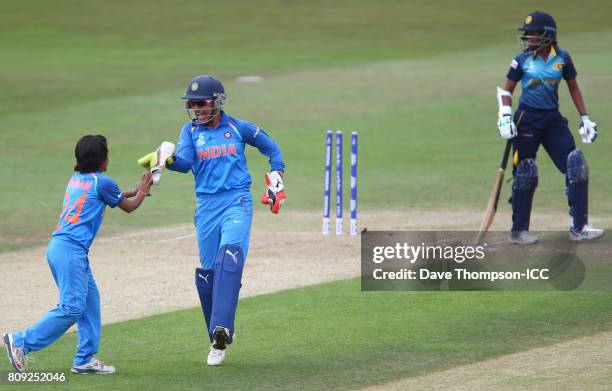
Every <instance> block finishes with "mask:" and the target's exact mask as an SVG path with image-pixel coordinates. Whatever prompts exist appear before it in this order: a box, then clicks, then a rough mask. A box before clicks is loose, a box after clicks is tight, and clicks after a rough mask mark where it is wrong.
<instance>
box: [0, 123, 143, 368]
mask: <svg viewBox="0 0 612 391" xmlns="http://www.w3.org/2000/svg"><path fill="white" fill-rule="evenodd" d="M75 157H76V166H75V167H74V171H75V173H74V174H73V175H72V177H71V178H70V180H69V181H68V186H67V187H66V192H65V194H64V202H63V207H62V213H61V214H60V217H59V221H58V223H57V226H56V227H55V230H54V231H53V233H52V235H51V240H50V241H49V245H48V247H47V261H48V263H49V267H50V268H51V273H52V274H53V279H54V280H55V283H56V284H57V287H58V288H59V292H60V298H59V303H58V304H57V307H55V308H53V309H52V310H51V311H49V312H48V313H47V314H46V315H45V316H44V317H43V318H42V319H41V320H39V321H38V322H37V323H36V324H34V325H33V326H31V327H29V328H27V329H25V330H23V331H20V332H16V333H11V334H4V335H3V339H4V343H5V344H6V348H7V353H8V356H9V360H10V362H11V364H12V365H13V367H14V368H15V369H16V370H17V371H19V372H22V371H23V370H24V365H25V361H26V355H27V354H28V353H30V352H34V351H38V350H42V349H44V348H46V347H47V346H49V345H51V344H52V343H53V342H54V341H55V340H57V339H58V338H59V337H61V336H62V335H63V334H64V333H65V332H66V330H68V328H70V326H72V325H74V324H75V323H76V325H77V331H78V344H77V353H76V357H75V359H74V361H73V366H72V372H74V373H80V374H86V373H96V374H110V373H114V372H115V368H114V367H112V366H110V365H106V364H104V362H102V361H101V360H99V359H98V358H96V357H95V354H96V353H97V352H98V346H99V345H100V331H101V328H102V323H101V318H100V294H99V292H98V287H97V286H96V281H95V279H94V277H93V273H92V271H91V267H90V264H89V257H88V253H89V247H90V246H91V243H92V242H93V240H94V238H95V237H96V234H97V233H98V229H99V228H100V225H101V224H102V220H103V218H104V211H105V210H106V207H107V206H110V207H111V208H115V207H117V206H118V207H119V208H120V209H122V210H123V211H125V212H128V213H129V212H132V211H134V210H136V209H137V208H138V207H139V206H140V204H141V203H142V201H143V200H144V199H145V196H146V195H147V194H148V192H149V189H150V187H151V174H149V173H146V174H144V175H143V176H142V178H141V180H140V182H139V183H138V185H137V186H136V188H135V189H134V190H131V191H126V192H122V191H121V190H119V187H118V186H117V183H116V182H115V181H114V180H113V179H112V178H110V177H109V176H106V175H104V174H103V173H104V172H105V171H106V169H107V168H108V162H109V160H108V147H107V143H106V138H105V137H104V136H100V135H97V136H91V135H88V136H84V137H82V138H81V139H80V140H79V142H78V143H77V145H76V148H75ZM132 197H133V198H132ZM128 198H132V199H128Z"/></svg>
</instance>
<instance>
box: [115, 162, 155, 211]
mask: <svg viewBox="0 0 612 391" xmlns="http://www.w3.org/2000/svg"><path fill="white" fill-rule="evenodd" d="M152 183H153V179H152V176H151V173H149V172H147V173H144V174H142V178H141V179H140V182H138V184H137V185H136V189H135V191H136V193H135V194H134V196H133V198H131V199H129V200H128V199H127V198H126V199H124V200H123V201H121V202H120V203H119V205H118V206H119V208H120V209H121V210H123V211H124V212H127V213H131V212H133V211H135V210H136V209H138V207H139V206H140V204H142V201H144V199H145V197H146V196H147V194H148V193H149V191H150V190H151V184H152ZM124 195H125V193H124Z"/></svg>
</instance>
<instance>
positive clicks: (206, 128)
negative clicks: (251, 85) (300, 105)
mask: <svg viewBox="0 0 612 391" xmlns="http://www.w3.org/2000/svg"><path fill="white" fill-rule="evenodd" d="M225 97H226V96H225V89H224V87H223V85H222V83H221V81H219V80H218V79H217V78H216V77H214V76H209V75H203V76H198V77H196V78H194V79H193V80H191V81H190V82H189V85H188V86H187V91H186V93H185V95H184V96H183V99H184V100H185V101H186V108H187V112H188V114H189V117H190V121H189V122H187V123H185V124H184V125H183V127H182V129H181V132H180V135H179V141H178V144H177V146H176V151H175V153H174V154H173V155H172V156H169V157H166V156H158V154H157V153H155V152H153V153H150V154H148V155H146V156H144V157H143V158H141V159H140V160H139V163H140V164H142V165H143V166H145V167H155V166H158V163H159V161H157V160H158V159H160V160H161V161H162V162H163V161H164V160H165V165H166V167H167V168H168V169H170V170H173V171H178V172H183V173H186V172H189V171H191V173H192V174H193V176H194V180H195V193H196V211H195V229H196V235H197V241H198V250H199V257H200V264H201V265H200V266H201V267H199V268H196V270H195V284H196V288H197V291H198V295H199V298H200V303H201V305H202V311H203V313H204V319H205V322H206V327H207V332H208V335H209V338H210V340H211V343H212V345H211V347H210V351H209V355H208V359H207V363H208V365H220V364H222V363H223V361H224V360H225V353H226V348H227V346H228V345H229V344H231V342H232V337H233V334H234V318H235V314H236V307H237V305H238V294H239V291H240V286H241V279H242V270H243V268H244V262H245V260H246V256H247V253H248V250H249V239H250V233H251V220H252V217H253V200H252V196H251V193H250V187H251V182H252V179H251V175H250V174H249V170H248V167H247V161H246V156H245V151H246V148H247V146H253V147H255V148H257V149H258V150H259V152H261V153H262V154H263V155H265V156H266V157H268V161H269V163H270V172H269V173H266V174H265V179H266V182H267V185H268V188H267V189H266V190H265V192H264V195H263V198H262V202H263V203H264V204H266V205H269V206H270V209H271V211H272V212H273V213H278V212H279V209H280V207H281V205H282V203H283V202H284V200H285V199H286V196H285V191H284V183H283V175H284V171H285V163H284V162H283V157H282V154H281V150H280V148H279V147H278V145H277V144H276V142H274V140H272V138H271V137H270V136H269V135H268V134H267V133H266V132H264V131H263V130H262V129H260V128H259V127H258V126H256V125H254V124H252V123H250V122H247V121H244V120H241V119H239V118H236V117H233V116H230V115H228V114H227V113H226V112H225V111H223V104H224V101H225Z"/></svg>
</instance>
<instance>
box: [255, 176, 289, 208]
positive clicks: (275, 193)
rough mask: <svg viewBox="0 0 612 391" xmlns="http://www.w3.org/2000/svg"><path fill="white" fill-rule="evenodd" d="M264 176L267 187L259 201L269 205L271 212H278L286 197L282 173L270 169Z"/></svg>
mask: <svg viewBox="0 0 612 391" xmlns="http://www.w3.org/2000/svg"><path fill="white" fill-rule="evenodd" d="M265 177H266V183H267V184H268V188H267V189H266V190H265V191H264V195H263V197H262V198H261V202H262V204H266V205H270V210H271V211H272V213H278V211H279V210H280V207H281V205H282V204H283V203H284V202H285V200H286V199H287V195H286V194H285V184H284V183H283V173H281V172H279V171H272V172H270V173H266V175H265Z"/></svg>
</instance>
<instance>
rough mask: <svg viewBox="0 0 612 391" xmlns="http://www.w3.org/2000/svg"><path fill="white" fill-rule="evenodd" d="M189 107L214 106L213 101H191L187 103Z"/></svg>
mask: <svg viewBox="0 0 612 391" xmlns="http://www.w3.org/2000/svg"><path fill="white" fill-rule="evenodd" d="M187 104H188V105H189V107H210V106H212V104H213V102H212V100H190V101H188V102H187Z"/></svg>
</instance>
